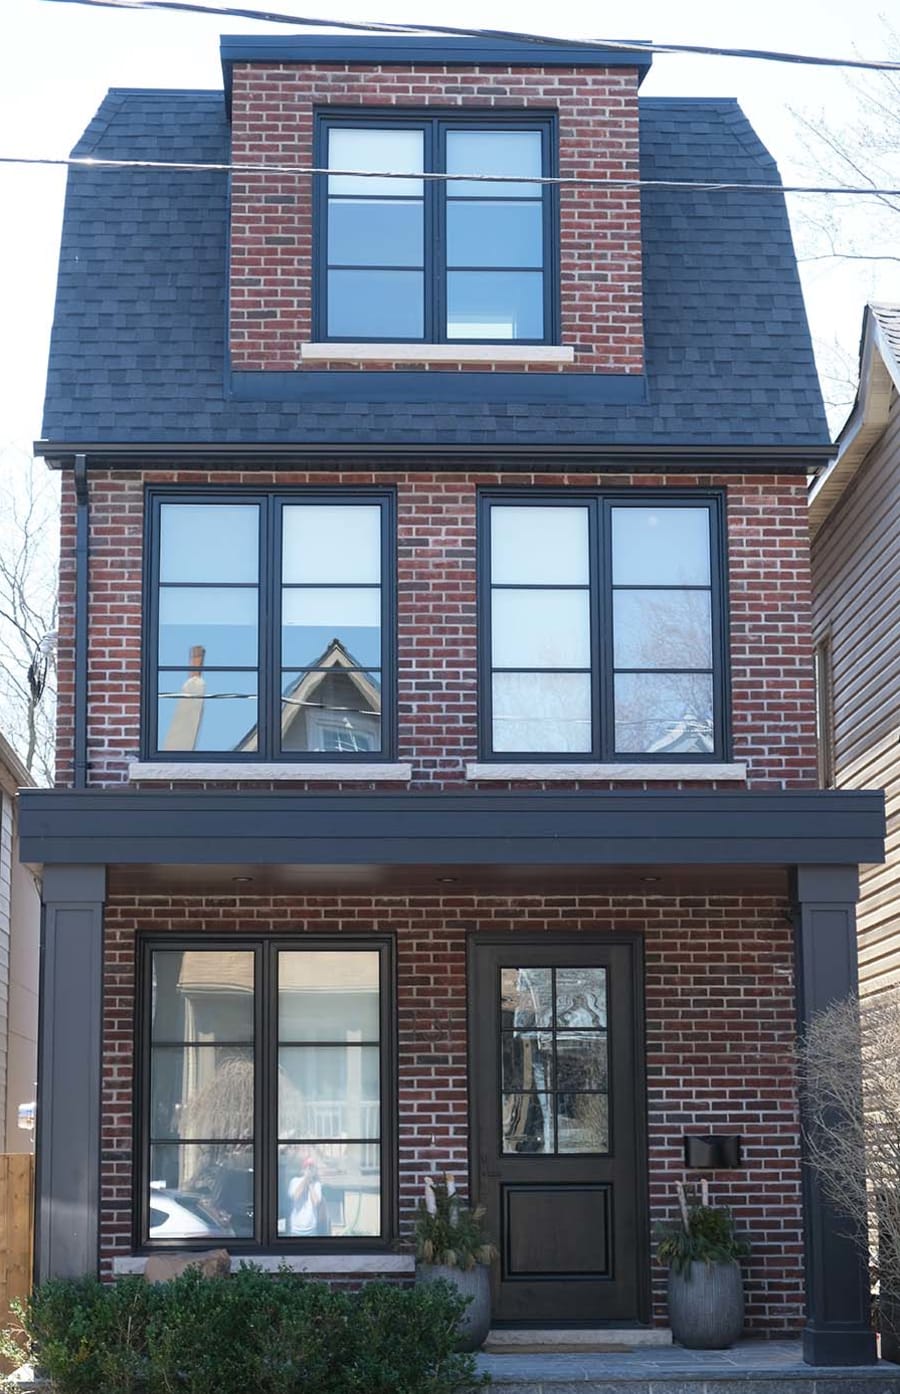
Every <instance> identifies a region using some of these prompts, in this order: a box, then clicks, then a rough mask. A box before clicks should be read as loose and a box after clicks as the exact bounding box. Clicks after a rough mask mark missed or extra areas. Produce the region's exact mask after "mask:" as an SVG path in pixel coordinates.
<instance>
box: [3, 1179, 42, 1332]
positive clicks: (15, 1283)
mask: <svg viewBox="0 0 900 1394" xmlns="http://www.w3.org/2000/svg"><path fill="white" fill-rule="evenodd" d="M33 1238H34V1157H32V1156H30V1155H29V1154H28V1153H7V1154H0V1325H2V1326H5V1325H6V1324H7V1321H8V1318H9V1304H10V1302H12V1300H13V1298H15V1297H26V1296H27V1295H28V1293H29V1292H30V1291H31V1254H32V1245H33Z"/></svg>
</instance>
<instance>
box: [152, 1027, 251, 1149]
mask: <svg viewBox="0 0 900 1394" xmlns="http://www.w3.org/2000/svg"><path fill="white" fill-rule="evenodd" d="M150 1136H151V1137H153V1138H156V1139H160V1138H203V1139H204V1140H206V1141H208V1140H209V1139H210V1138H222V1139H225V1140H231V1141H234V1140H235V1139H237V1138H252V1137H253V1049H252V1047H250V1046H230V1045H229V1046H154V1048H153V1052H152V1056H151V1060H150Z"/></svg>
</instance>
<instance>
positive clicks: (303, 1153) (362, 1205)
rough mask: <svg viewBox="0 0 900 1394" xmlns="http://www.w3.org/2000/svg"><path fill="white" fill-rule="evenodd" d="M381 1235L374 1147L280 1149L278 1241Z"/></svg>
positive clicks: (334, 1144) (332, 1145)
mask: <svg viewBox="0 0 900 1394" xmlns="http://www.w3.org/2000/svg"><path fill="white" fill-rule="evenodd" d="M381 1229H382V1226H381V1147H380V1144H379V1143H377V1142H365V1143H362V1144H354V1143H348V1142H319V1143H313V1144H311V1145H309V1146H305V1145H302V1144H301V1145H298V1144H296V1143H291V1144H289V1145H288V1146H286V1147H279V1149H278V1235H279V1238H282V1237H283V1238H291V1237H293V1238H295V1239H312V1238H316V1237H317V1236H321V1235H347V1236H350V1237H352V1236H354V1235H359V1236H363V1235H368V1236H373V1235H379V1234H381Z"/></svg>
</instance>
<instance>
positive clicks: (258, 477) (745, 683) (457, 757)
mask: <svg viewBox="0 0 900 1394" xmlns="http://www.w3.org/2000/svg"><path fill="white" fill-rule="evenodd" d="M241 482H243V483H245V484H247V485H251V486H257V487H265V486H266V485H270V484H275V485H281V486H288V487H296V488H298V489H302V488H303V486H304V485H310V484H312V485H317V486H320V487H321V486H323V485H325V486H330V485H334V484H340V485H342V486H347V487H352V486H354V485H372V484H376V485H390V486H392V487H395V488H396V491H397V505H398V508H397V515H398V652H397V666H398V697H399V749H398V756H399V758H400V759H403V760H409V761H410V762H411V763H412V766H413V778H412V785H413V787H419V788H431V789H437V788H451V787H454V786H456V787H460V786H465V764H466V762H467V761H471V760H474V759H476V758H477V740H478V733H477V700H476V695H477V671H476V637H477V615H476V565H475V555H476V550H475V541H476V520H475V504H476V491H477V488H478V486H480V485H491V486H496V485H500V486H502V485H504V484H507V485H510V486H516V487H521V486H523V485H534V486H535V487H554V488H561V489H564V488H565V487H566V485H567V484H568V483H571V484H575V485H578V486H579V487H595V486H596V487H614V488H621V487H623V486H627V485H631V486H633V487H634V488H636V489H665V488H668V487H675V488H678V489H686V488H688V489H689V488H692V487H700V488H709V487H722V488H725V489H726V490H727V508H726V513H727V531H728V585H729V601H730V654H731V710H732V736H733V753H734V758H735V760H739V761H746V762H747V764H748V766H749V775H748V783H749V785H750V787H753V788H773V787H774V788H778V787H783V788H804V787H808V788H814V787H815V785H816V752H815V715H814V692H813V676H812V648H811V637H810V624H809V614H810V610H809V573H808V544H807V536H806V511H805V510H806V499H805V480H804V479H803V477H802V476H800V475H785V476H738V477H724V476H723V477H717V476H684V475H674V476H668V477H666V476H655V475H634V476H623V475H621V474H619V475H609V476H602V475H597V476H590V475H581V474H579V475H578V476H574V477H573V476H564V475H562V476H554V475H523V474H516V475H514V476H511V475H509V476H504V475H500V474H487V473H478V474H474V473H468V474H462V473H459V474H457V473H447V474H420V473H408V474H401V473H398V474H382V473H378V474H373V473H371V472H367V471H362V470H360V471H358V472H353V473H351V472H344V473H342V474H340V475H336V474H331V473H327V474H326V473H311V472H293V473H287V472H285V473H281V474H269V473H267V472H265V471H254V472H253V473H252V474H245V475H242V476H241V475H237V474H236V473H234V472H225V471H222V472H212V471H210V472H207V471H202V472H201V471H190V472H188V471H182V472H179V473H177V474H172V473H164V472H160V471H153V472H150V471H148V472H146V473H145V474H144V475H143V477H142V476H141V475H140V474H137V473H114V472H106V471H99V470H96V471H93V470H92V471H91V475H90V503H91V596H90V662H89V669H90V674H89V676H90V697H89V763H90V775H89V778H90V782H91V783H92V784H97V785H111V784H117V783H121V782H122V781H123V780H125V779H126V778H127V772H128V764H129V761H131V760H134V759H136V758H137V757H138V752H139V748H140V683H141V613H142V610H141V607H142V595H141V586H142V552H143V497H144V483H177V484H185V485H202V484H205V483H212V484H229V485H231V484H240V483H241ZM73 509H74V500H73V493H72V486H71V477H70V475H68V474H65V475H64V476H63V525H62V527H63V532H62V558H63V560H62V566H61V577H60V640H59V645H60V646H59V666H60V674H61V677H60V693H59V747H58V760H59V765H58V771H59V774H58V779H59V783H60V784H63V785H67V784H70V783H71V781H72V716H73V689H72V681H71V674H72V672H73V657H72V624H73V614H74V611H73V604H74V595H73V577H74V517H73ZM255 787H257V788H258V787H260V786H259V785H256V786H255ZM469 787H471V786H469ZM529 787H535V786H534V785H530V786H529ZM593 787H598V786H596V785H595V786H593Z"/></svg>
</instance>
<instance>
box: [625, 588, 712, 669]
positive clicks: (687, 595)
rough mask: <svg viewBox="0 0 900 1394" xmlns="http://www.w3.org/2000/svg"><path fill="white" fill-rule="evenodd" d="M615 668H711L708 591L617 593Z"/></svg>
mask: <svg viewBox="0 0 900 1394" xmlns="http://www.w3.org/2000/svg"><path fill="white" fill-rule="evenodd" d="M613 636H614V652H615V664H616V667H617V668H711V667H712V633H711V612H710V596H709V591H677V590H665V591H654V590H641V591H615V592H614V594H613Z"/></svg>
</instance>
